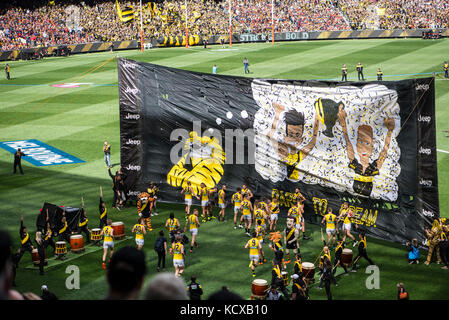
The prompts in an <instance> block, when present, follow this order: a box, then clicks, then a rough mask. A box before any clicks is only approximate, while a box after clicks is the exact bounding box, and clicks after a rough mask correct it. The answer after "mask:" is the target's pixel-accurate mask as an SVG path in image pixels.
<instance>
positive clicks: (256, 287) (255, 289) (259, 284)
mask: <svg viewBox="0 0 449 320" xmlns="http://www.w3.org/2000/svg"><path fill="white" fill-rule="evenodd" d="M251 292H252V297H254V298H259V297H265V295H266V294H267V292H268V281H266V280H264V279H254V280H253V283H252V285H251Z"/></svg>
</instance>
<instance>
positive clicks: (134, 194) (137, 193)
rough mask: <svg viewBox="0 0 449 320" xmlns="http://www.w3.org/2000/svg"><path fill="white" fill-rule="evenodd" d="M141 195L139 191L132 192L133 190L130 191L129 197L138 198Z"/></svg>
mask: <svg viewBox="0 0 449 320" xmlns="http://www.w3.org/2000/svg"><path fill="white" fill-rule="evenodd" d="M139 194H140V192H139V191H131V190H129V191H128V196H138V195H139Z"/></svg>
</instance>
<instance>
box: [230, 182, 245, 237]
mask: <svg viewBox="0 0 449 320" xmlns="http://www.w3.org/2000/svg"><path fill="white" fill-rule="evenodd" d="M241 191H242V189H240V188H237V192H236V193H234V194H233V195H232V197H231V203H232V204H234V229H237V216H238V214H239V212H240V208H241V206H242V200H243V198H242V193H241ZM239 227H240V228H243V226H242V225H241V224H240V225H239Z"/></svg>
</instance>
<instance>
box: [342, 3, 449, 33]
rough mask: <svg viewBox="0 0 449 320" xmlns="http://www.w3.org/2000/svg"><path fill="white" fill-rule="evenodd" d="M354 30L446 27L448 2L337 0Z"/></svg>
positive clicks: (448, 24) (447, 23)
mask: <svg viewBox="0 0 449 320" xmlns="http://www.w3.org/2000/svg"><path fill="white" fill-rule="evenodd" d="M338 6H339V7H340V9H341V11H342V12H343V13H344V14H345V15H346V16H347V17H348V19H349V21H350V23H351V27H352V28H353V29H366V28H369V25H371V26H373V27H372V28H375V29H420V28H421V29H434V28H447V27H448V26H449V3H448V2H447V1H440V0H428V1H420V0H410V1H403V0H339V1H338Z"/></svg>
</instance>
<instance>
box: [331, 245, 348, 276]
mask: <svg viewBox="0 0 449 320" xmlns="http://www.w3.org/2000/svg"><path fill="white" fill-rule="evenodd" d="M344 248H345V242H344V241H343V240H339V241H338V242H337V247H336V248H335V265H334V269H333V271H332V273H333V274H334V276H335V273H336V272H337V267H342V268H343V270H345V275H348V274H349V273H348V269H347V268H346V266H345V265H344V263H343V260H342V254H343V249H344Z"/></svg>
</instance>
